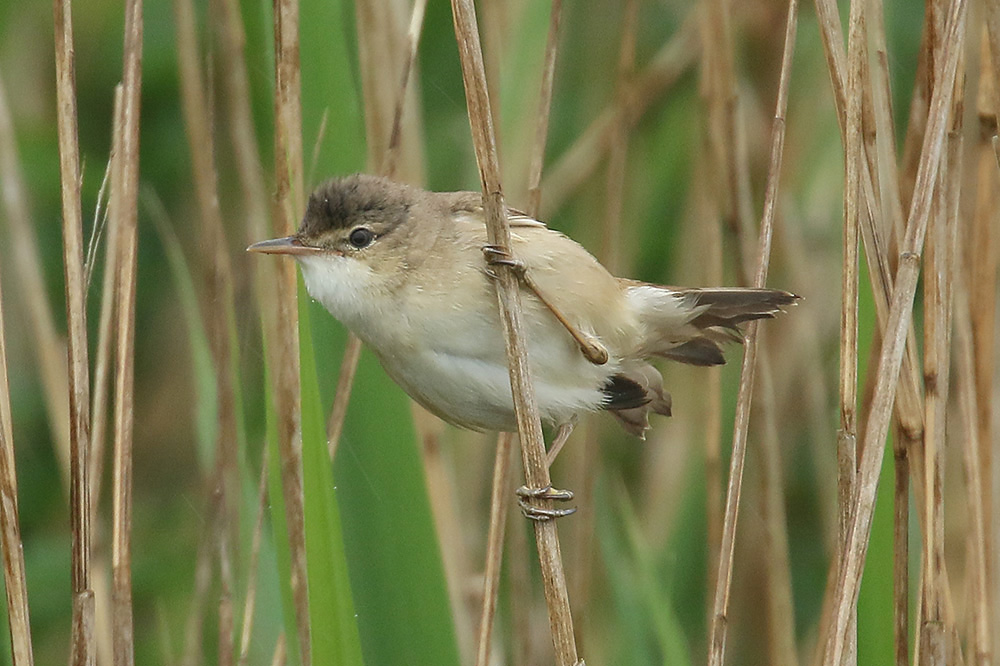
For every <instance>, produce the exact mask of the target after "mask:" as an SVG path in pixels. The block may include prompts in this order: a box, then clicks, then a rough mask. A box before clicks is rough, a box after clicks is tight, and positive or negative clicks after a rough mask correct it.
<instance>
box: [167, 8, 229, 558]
mask: <svg viewBox="0 0 1000 666" xmlns="http://www.w3.org/2000/svg"><path fill="white" fill-rule="evenodd" d="M174 16H175V20H176V23H177V59H178V68H179V71H180V84H181V110H182V112H183V117H184V129H185V134H186V135H187V139H188V150H189V152H190V156H191V172H192V179H193V181H194V191H195V201H196V203H197V206H198V216H199V218H200V224H198V225H197V227H198V231H199V243H198V245H199V248H200V249H201V253H202V261H201V270H202V276H203V282H204V292H203V300H202V308H203V311H202V319H203V321H204V323H205V329H206V331H207V333H208V344H209V350H210V353H211V355H212V366H213V369H214V371H215V373H214V375H215V386H216V419H217V424H218V431H217V434H216V442H215V445H216V451H215V454H216V456H217V458H218V464H219V465H221V468H222V473H221V474H219V476H218V482H219V487H218V489H217V491H218V492H221V493H222V498H221V506H222V507H223V509H224V510H226V511H227V512H228V515H227V516H226V518H225V520H224V521H223V522H224V527H225V530H224V531H223V532H220V533H219V535H218V536H219V539H220V540H228V541H229V542H230V543H235V542H236V541H237V540H238V535H237V534H235V533H234V532H233V530H235V529H237V528H238V526H239V517H238V514H237V512H238V510H239V507H238V502H239V497H240V478H239V476H240V475H239V469H238V451H237V449H238V442H237V439H238V437H237V415H236V395H235V386H234V384H235V382H234V376H233V375H234V373H233V370H234V361H235V358H234V352H233V350H232V348H231V345H230V341H231V340H232V339H233V337H234V336H233V335H232V333H233V331H232V330H231V322H234V321H235V318H236V316H235V302H234V297H233V274H232V266H231V264H230V260H229V253H228V242H227V239H226V232H225V229H224V228H223V223H222V213H221V212H220V210H219V194H218V175H217V172H216V168H215V161H214V155H215V136H214V132H213V130H212V123H211V119H210V109H209V102H208V100H207V99H206V92H205V91H206V87H205V84H204V81H203V80H202V79H203V77H202V74H201V65H200V60H201V58H200V56H199V53H198V37H197V26H196V23H195V16H194V3H193V2H192V0H175V2H174ZM230 551H231V549H227V548H225V547H223V546H220V548H219V551H218V552H219V554H222V553H227V554H230ZM221 566H223V567H225V566H226V564H225V563H221Z"/></svg>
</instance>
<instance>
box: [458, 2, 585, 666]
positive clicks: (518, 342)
mask: <svg viewBox="0 0 1000 666" xmlns="http://www.w3.org/2000/svg"><path fill="white" fill-rule="evenodd" d="M451 6H452V13H453V16H454V20H455V35H456V38H457V40H458V47H459V57H460V59H461V63H462V79H463V82H464V84H465V91H466V102H467V104H468V107H469V122H470V125H471V128H472V138H473V144H474V146H475V151H476V161H477V163H478V165H479V176H480V181H481V184H482V189H483V208H484V209H485V217H486V230H487V240H488V242H489V243H490V244H492V245H498V246H500V247H501V248H505V249H509V248H510V228H509V227H508V224H507V217H506V214H505V210H504V200H503V191H502V189H501V184H500V166H499V161H498V159H497V151H496V139H495V135H494V132H493V118H492V114H491V112H490V99H489V94H488V92H487V88H486V73H485V68H484V65H483V54H482V48H481V46H480V43H479V30H478V26H477V24H476V15H475V8H474V6H473V3H472V1H471V0H452V5H451ZM497 273H498V279H497V281H496V287H497V296H498V300H499V305H500V319H501V324H502V326H503V331H504V339H505V341H506V347H507V363H508V366H509V369H510V379H511V389H512V392H513V397H514V412H515V415H516V417H517V426H518V434H519V436H520V441H521V455H522V458H523V462H524V471H525V478H526V484H527V486H528V487H529V488H545V487H548V486H550V485H551V481H550V479H549V470H548V466H547V465H546V463H545V442H544V441H543V439H542V426H541V421H540V420H539V416H538V405H537V403H536V402H535V395H534V388H533V386H532V383H531V375H530V370H529V367H528V358H527V347H526V346H525V343H524V333H523V330H522V327H521V303H520V289H519V286H520V285H519V282H518V278H517V276H516V275H515V274H514V273H513V272H512V271H510V270H508V269H507V268H504V267H501V270H499V271H497ZM551 503H552V501H551V500H542V501H541V502H539V504H540V505H542V506H543V507H545V508H549V507H550V506H551ZM534 528H535V540H536V542H537V545H538V557H539V561H540V564H541V573H542V582H543V584H544V588H545V598H546V601H547V604H548V609H549V624H550V628H551V632H552V643H553V647H554V650H555V655H556V663H557V664H558V666H574V665H575V664H577V663H578V658H577V654H576V643H575V639H574V636H573V618H572V615H571V613H570V607H569V595H568V593H567V590H566V578H565V574H564V573H563V567H562V556H561V554H560V552H559V535H558V531H557V528H556V524H555V521H551V520H549V521H535V524H534Z"/></svg>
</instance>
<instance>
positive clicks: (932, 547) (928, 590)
mask: <svg viewBox="0 0 1000 666" xmlns="http://www.w3.org/2000/svg"><path fill="white" fill-rule="evenodd" d="M960 68H961V69H964V67H962V63H960ZM955 95H956V96H955V106H954V107H953V109H952V118H953V122H954V126H953V127H952V128H951V130H950V131H949V135H948V145H947V156H946V159H947V162H944V163H943V166H942V168H941V170H940V171H939V173H938V188H939V190H938V191H939V193H940V194H939V195H938V196H937V197H935V199H934V209H933V210H932V213H931V220H930V225H929V228H928V236H929V238H928V239H927V241H926V252H925V256H924V386H925V387H926V395H925V403H924V407H925V417H924V423H925V424H926V436H925V456H924V458H925V466H924V501H925V506H926V508H925V513H926V529H925V531H924V533H923V537H924V538H923V553H922V562H923V566H924V568H925V573H924V577H923V579H924V587H923V594H924V597H925V602H924V612H925V616H924V617H923V618H922V619H921V626H920V640H921V643H922V652H923V654H924V656H925V659H927V660H928V661H927V663H930V664H944V663H946V661H947V659H948V654H949V652H950V650H949V647H948V645H947V636H946V632H949V631H951V630H952V628H951V627H950V626H948V625H947V624H946V623H947V622H948V618H947V615H946V610H945V601H944V598H945V590H946V588H947V580H946V578H945V576H944V465H945V458H944V455H945V445H946V432H945V424H946V418H947V406H948V388H949V368H950V359H951V354H950V349H951V291H952V287H951V285H952V273H953V270H954V264H955V262H954V249H953V247H954V239H955V238H957V234H956V230H957V226H958V220H957V217H958V201H959V193H960V186H961V180H960V176H961V174H962V169H961V157H962V140H961V123H962V113H961V107H962V89H961V88H959V89H958V90H956V94H955ZM955 647H957V646H955Z"/></svg>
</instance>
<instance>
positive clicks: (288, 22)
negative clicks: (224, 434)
mask: <svg viewBox="0 0 1000 666" xmlns="http://www.w3.org/2000/svg"><path fill="white" fill-rule="evenodd" d="M298 25H299V6H298V2H297V0H275V3H274V50H275V63H274V66H275V76H274V78H275V86H274V129H275V132H274V139H275V150H274V156H275V186H276V189H275V193H274V225H275V231H277V233H278V234H279V235H283V236H285V235H290V234H291V233H292V232H293V231H294V228H295V220H297V219H298V218H299V216H300V214H301V213H302V198H303V191H302V190H303V183H302V178H303V176H302V111H301V99H302V91H301V86H302V82H301V71H300V68H299V33H298ZM277 274H278V281H277V285H278V289H277V291H278V293H277V297H276V304H277V314H276V315H275V321H276V326H275V338H273V339H270V340H268V341H267V343H268V345H269V346H273V347H274V348H275V354H274V365H273V366H272V367H273V369H274V376H275V378H276V384H275V413H276V414H277V418H278V450H279V452H280V455H281V487H282V494H283V495H284V500H285V515H286V524H287V526H288V541H289V550H290V554H291V582H290V584H291V588H292V597H293V600H294V604H295V620H296V625H297V633H298V636H297V640H298V643H299V654H300V656H301V659H302V663H303V665H304V666H310V664H311V663H312V650H311V645H310V626H309V588H308V578H307V575H308V572H307V568H306V539H305V511H304V509H305V507H304V504H305V498H304V490H303V482H302V431H301V421H300V419H301V414H300V412H301V393H300V390H301V388H300V386H299V356H298V349H299V330H298V322H299V318H298V310H297V302H298V297H297V281H296V275H295V265H294V264H293V263H292V262H280V263H279V266H278V268H277Z"/></svg>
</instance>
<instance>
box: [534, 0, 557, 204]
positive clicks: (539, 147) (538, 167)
mask: <svg viewBox="0 0 1000 666" xmlns="http://www.w3.org/2000/svg"><path fill="white" fill-rule="evenodd" d="M561 18H562V0H552V8H551V10H550V12H549V34H548V37H547V38H546V41H545V62H544V63H543V65H542V90H541V94H540V95H539V97H538V120H537V123H536V124H535V142H534V143H533V144H532V151H531V162H530V165H529V167H528V214H529V215H531V216H533V217H537V216H538V215H540V214H541V208H542V168H543V167H544V164H545V145H546V143H547V142H548V136H549V116H550V114H551V112H552V88H553V86H554V83H555V74H556V54H557V52H558V50H559V22H560V19H561Z"/></svg>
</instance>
